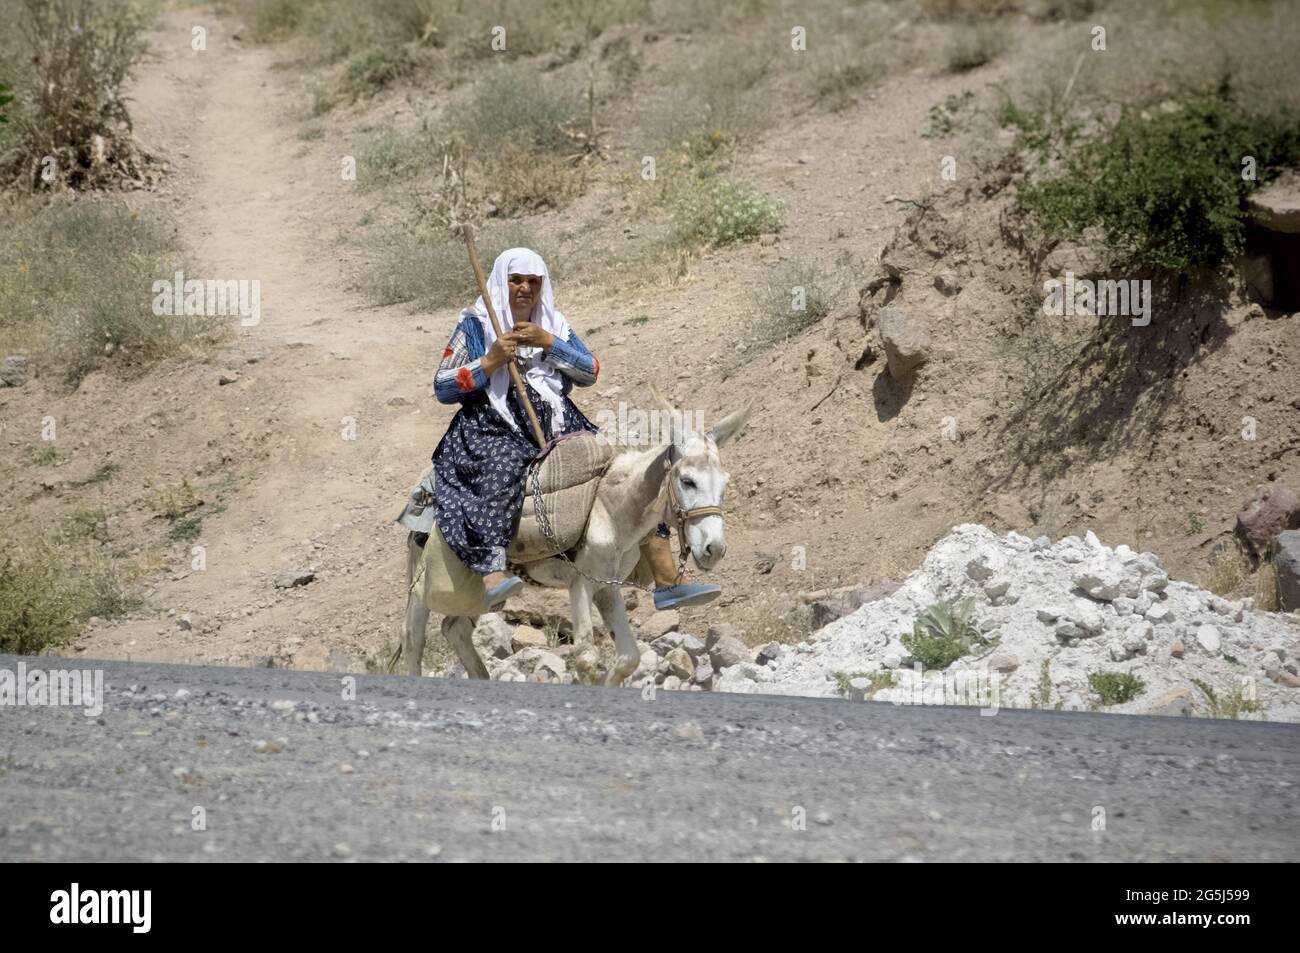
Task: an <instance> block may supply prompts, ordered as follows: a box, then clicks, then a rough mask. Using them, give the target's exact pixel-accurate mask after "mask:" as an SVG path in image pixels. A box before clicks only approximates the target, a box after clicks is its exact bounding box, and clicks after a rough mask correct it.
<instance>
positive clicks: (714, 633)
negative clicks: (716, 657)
mask: <svg viewBox="0 0 1300 953" xmlns="http://www.w3.org/2000/svg"><path fill="white" fill-rule="evenodd" d="M744 635H745V634H744V633H743V632H742V631H741V630H740V627H739V626H735V625H732V624H731V623H730V622H717V623H714V624H713V625H711V626H709V630H708V632H707V633H706V634H705V637H704V646H705V648H707V649H712V648H713V646H714V645H715V644H716V643H717V641H718V640H719V639H721V638H725V637H728V636H730V637H731V638H734V639H738V640H740V641H742V642H743V641H744Z"/></svg>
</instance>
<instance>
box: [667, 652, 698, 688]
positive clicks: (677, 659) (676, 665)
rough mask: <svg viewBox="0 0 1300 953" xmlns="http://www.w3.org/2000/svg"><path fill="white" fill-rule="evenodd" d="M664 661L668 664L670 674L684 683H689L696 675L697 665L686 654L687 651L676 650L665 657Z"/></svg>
mask: <svg viewBox="0 0 1300 953" xmlns="http://www.w3.org/2000/svg"><path fill="white" fill-rule="evenodd" d="M664 661H665V662H667V663H668V672H669V674H671V675H676V676H677V677H678V678H680V679H681V680H682V681H684V682H685V681H689V680H690V677H691V676H692V675H694V674H695V663H694V662H693V661H691V657H690V656H689V655H687V654H686V650H685V649H683V648H681V647H678V648H675V649H673V650H672V651H671V652H669V653H668V654H667V655H665V656H664Z"/></svg>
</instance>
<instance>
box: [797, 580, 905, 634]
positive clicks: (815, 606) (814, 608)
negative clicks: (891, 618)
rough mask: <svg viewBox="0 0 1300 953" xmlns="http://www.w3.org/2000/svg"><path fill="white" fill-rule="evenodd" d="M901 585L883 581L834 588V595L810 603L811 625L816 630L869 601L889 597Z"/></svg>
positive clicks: (854, 610)
mask: <svg viewBox="0 0 1300 953" xmlns="http://www.w3.org/2000/svg"><path fill="white" fill-rule="evenodd" d="M900 585H901V583H897V582H881V583H874V584H872V585H869V586H853V587H850V588H847V589H844V590H842V591H841V590H834V591H833V592H834V594H833V595H828V596H823V597H820V598H817V599H814V600H812V601H811V602H810V603H809V609H810V610H811V613H812V622H811V626H810V627H811V629H812V630H813V631H814V632H815V631H816V630H818V629H820V628H823V627H824V626H827V625H829V624H830V623H832V622H834V621H835V620H836V619H842V618H844V616H846V615H849V614H850V613H852V612H856V611H857V610H858V609H860V608H862V606H864V605H866V604H867V603H869V602H875V601H877V600H879V599H887V598H889V597H890V596H892V595H893V594H894V593H895V592H897V591H898V587H899V586H900Z"/></svg>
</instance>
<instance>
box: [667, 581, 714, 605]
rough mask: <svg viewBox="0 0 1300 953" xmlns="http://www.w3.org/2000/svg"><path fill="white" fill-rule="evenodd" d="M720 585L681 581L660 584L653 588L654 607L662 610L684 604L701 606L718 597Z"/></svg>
mask: <svg viewBox="0 0 1300 953" xmlns="http://www.w3.org/2000/svg"><path fill="white" fill-rule="evenodd" d="M721 591H722V587H721V586H713V585H709V584H708V583H700V582H681V583H678V584H677V585H675V586H660V587H659V588H657V589H656V590H655V609H657V610H660V611H662V610H664V609H672V608H676V607H684V606H702V605H704V603H706V602H712V601H713V600H714V599H716V598H718V593H720V592H721Z"/></svg>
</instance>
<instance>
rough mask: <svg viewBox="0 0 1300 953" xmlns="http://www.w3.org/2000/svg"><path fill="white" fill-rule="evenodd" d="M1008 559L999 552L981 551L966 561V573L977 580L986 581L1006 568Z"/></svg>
mask: <svg viewBox="0 0 1300 953" xmlns="http://www.w3.org/2000/svg"><path fill="white" fill-rule="evenodd" d="M1006 564H1007V560H1006V557H1005V556H1003V555H1002V554H1001V553H999V552H984V553H980V554H979V555H978V556H976V557H975V558H974V559H972V560H970V561H969V562H967V563H966V575H967V576H969V577H970V578H971V579H973V580H974V581H975V582H985V581H987V580H989V579H992V578H993V577H994V576H995V575H997V574H998V573H999V572H1001V571H1002V570H1003V569H1004V568H1006Z"/></svg>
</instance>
